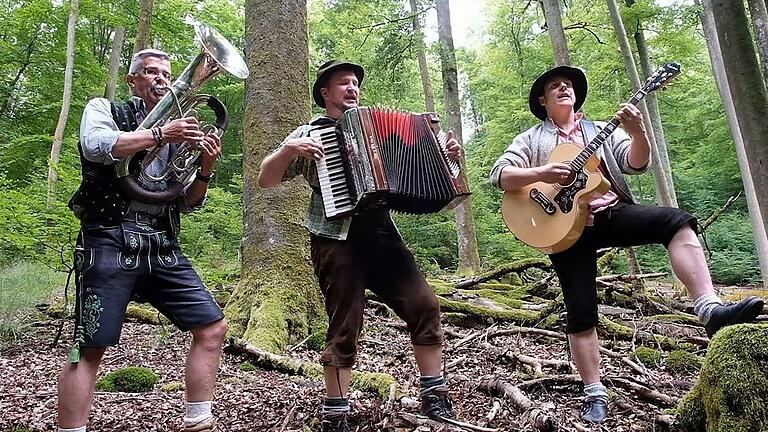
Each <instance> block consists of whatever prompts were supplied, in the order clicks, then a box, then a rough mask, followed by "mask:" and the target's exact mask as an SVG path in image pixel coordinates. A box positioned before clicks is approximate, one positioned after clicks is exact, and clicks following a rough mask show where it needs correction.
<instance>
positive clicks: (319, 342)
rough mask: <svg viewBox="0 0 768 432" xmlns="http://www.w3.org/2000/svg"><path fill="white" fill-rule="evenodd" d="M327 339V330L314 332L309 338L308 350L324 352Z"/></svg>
mask: <svg viewBox="0 0 768 432" xmlns="http://www.w3.org/2000/svg"><path fill="white" fill-rule="evenodd" d="M325 337H326V331H325V329H320V330H316V331H314V332H312V334H311V335H310V336H309V339H307V342H306V344H307V348H309V349H311V350H312V351H318V352H320V351H322V350H323V349H324V348H325Z"/></svg>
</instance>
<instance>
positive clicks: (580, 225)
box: [501, 62, 680, 254]
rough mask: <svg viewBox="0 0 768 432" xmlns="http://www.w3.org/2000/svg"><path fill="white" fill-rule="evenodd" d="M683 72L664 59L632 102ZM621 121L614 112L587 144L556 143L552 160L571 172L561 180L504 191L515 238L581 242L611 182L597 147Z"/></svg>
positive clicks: (536, 243) (553, 245) (549, 249)
mask: <svg viewBox="0 0 768 432" xmlns="http://www.w3.org/2000/svg"><path fill="white" fill-rule="evenodd" d="M679 73H680V64H679V63H676V62H671V63H667V64H665V65H664V66H662V67H660V68H659V69H658V70H656V72H654V74H653V75H651V77H649V78H648V80H647V81H646V82H645V84H644V85H643V86H642V87H641V88H640V89H639V90H637V91H636V92H635V94H634V95H633V96H632V98H631V99H630V100H629V101H628V103H630V104H632V105H637V104H638V103H639V102H640V101H641V100H642V99H643V98H644V97H645V95H647V94H648V93H651V92H653V91H655V90H657V89H658V88H660V87H661V86H663V85H664V84H666V83H667V81H669V80H670V79H672V78H673V77H675V76H676V75H678V74H679ZM618 126H619V119H618V118H617V117H614V118H612V119H611V121H610V122H608V124H607V125H606V126H605V127H604V128H603V129H602V130H601V131H600V133H598V134H597V135H596V136H595V137H594V138H593V139H592V140H591V141H590V142H589V144H587V146H585V147H581V146H579V145H577V144H574V143H562V144H558V145H557V146H556V147H555V149H554V150H553V151H552V153H551V154H550V155H549V163H564V164H567V165H569V166H570V168H571V175H570V176H569V177H568V179H566V180H565V181H563V182H562V183H553V184H550V183H544V182H535V183H531V184H529V185H527V186H524V187H522V188H520V189H515V190H511V191H507V192H505V193H504V197H503V199H502V202H501V214H502V216H503V217H504V223H505V224H506V225H507V228H509V230H510V231H511V232H512V234H514V235H515V237H517V238H518V239H519V240H520V241H522V242H524V243H526V244H528V245H529V246H531V247H534V248H536V249H538V250H540V251H542V252H544V253H548V254H551V253H558V252H562V251H564V250H566V249H568V248H569V247H571V246H573V244H574V243H576V241H577V240H578V239H579V237H580V236H581V233H582V232H583V231H584V225H585V224H586V220H587V216H588V215H589V203H590V201H592V200H593V199H595V198H597V197H600V196H602V195H603V194H605V193H606V192H608V190H609V189H610V187H611V184H610V183H609V182H608V180H606V179H605V178H604V177H603V176H602V175H601V174H600V171H599V169H598V167H599V165H600V158H599V156H598V155H597V153H596V152H597V149H598V148H600V146H601V145H603V143H604V142H605V141H606V139H607V138H608V137H609V136H610V135H611V134H612V133H613V132H614V131H615V130H616V128H617V127H618Z"/></svg>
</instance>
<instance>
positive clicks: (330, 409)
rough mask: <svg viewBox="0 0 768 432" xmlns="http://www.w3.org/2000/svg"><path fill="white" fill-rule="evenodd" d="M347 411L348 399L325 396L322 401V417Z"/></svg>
mask: <svg viewBox="0 0 768 432" xmlns="http://www.w3.org/2000/svg"><path fill="white" fill-rule="evenodd" d="M348 412H349V399H347V398H343V397H326V398H325V400H324V401H323V417H333V416H339V415H343V414H347V413H348Z"/></svg>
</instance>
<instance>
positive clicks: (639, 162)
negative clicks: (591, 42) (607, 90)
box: [490, 66, 763, 423]
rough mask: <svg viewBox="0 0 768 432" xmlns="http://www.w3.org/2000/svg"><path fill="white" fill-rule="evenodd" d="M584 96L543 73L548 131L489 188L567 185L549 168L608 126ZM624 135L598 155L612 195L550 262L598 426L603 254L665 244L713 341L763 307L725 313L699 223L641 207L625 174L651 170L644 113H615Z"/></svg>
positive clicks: (519, 142)
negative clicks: (557, 156) (556, 157)
mask: <svg viewBox="0 0 768 432" xmlns="http://www.w3.org/2000/svg"><path fill="white" fill-rule="evenodd" d="M586 97H587V78H586V76H585V75H584V72H583V71H582V70H581V69H578V68H573V67H569V66H559V67H556V68H553V69H550V70H548V71H546V72H544V73H543V74H542V75H541V76H539V77H538V78H537V79H536V81H535V82H534V83H533V85H532V86H531V90H530V93H529V98H528V99H529V100H528V103H529V108H530V110H531V112H532V113H533V114H534V115H535V116H536V117H537V118H539V119H540V120H542V122H541V123H540V124H538V125H536V126H534V127H532V128H530V129H528V130H527V131H525V132H523V133H521V134H519V135H517V136H516V137H515V138H514V140H513V141H512V144H511V145H510V146H509V147H508V148H507V149H506V150H505V151H504V154H502V155H501V157H500V158H499V159H498V160H497V161H496V164H495V165H494V166H493V169H492V170H491V174H490V180H491V183H492V184H494V185H496V186H497V187H499V188H501V189H503V190H505V191H514V190H517V189H520V188H523V187H525V186H527V185H529V184H531V183H534V182H544V183H548V184H555V183H565V182H567V180H568V179H569V178H572V176H571V174H572V173H571V169H570V166H569V165H568V164H566V163H550V162H549V161H548V158H549V155H550V153H551V152H552V151H553V150H554V149H555V146H557V145H558V144H560V143H565V142H572V143H575V144H577V145H580V146H582V147H583V146H585V145H587V144H588V143H589V142H590V140H591V139H592V138H593V137H594V136H595V135H596V132H595V131H599V130H600V129H602V128H603V127H605V126H606V123H604V122H591V121H589V120H587V119H586V118H584V115H583V114H582V113H581V112H578V110H579V109H580V108H581V106H582V105H583V104H584V100H585V99H586ZM616 118H617V119H618V120H619V121H620V122H621V125H622V127H623V129H624V130H622V129H617V130H616V131H615V133H614V134H612V135H611V136H609V137H608V138H607V140H606V141H605V143H604V145H603V146H602V147H601V148H600V149H599V151H598V153H597V154H598V155H599V156H600V159H601V162H600V166H599V169H600V172H601V173H602V175H603V176H605V177H606V178H607V180H608V181H609V182H610V184H611V187H610V190H608V191H607V192H605V193H604V194H598V196H592V197H591V201H589V215H588V217H587V227H586V228H585V229H584V232H583V233H582V235H581V237H579V239H578V240H577V241H576V243H575V244H573V246H571V247H570V248H567V249H565V250H563V251H560V252H557V253H552V254H550V255H549V257H550V259H551V260H552V265H553V266H554V269H555V271H556V273H557V275H558V278H559V279H560V285H561V287H562V290H563V297H564V300H565V308H566V311H567V328H566V332H567V333H568V340H569V342H570V349H571V353H572V354H573V359H574V362H575V363H576V367H577V369H578V371H579V374H580V375H581V379H582V381H583V382H584V385H585V387H584V392H585V394H586V399H585V402H584V406H583V409H582V419H583V420H585V421H588V422H595V423H600V422H602V421H604V420H605V418H606V416H607V412H608V393H607V390H606V388H605V387H604V386H603V385H602V384H601V382H600V370H599V366H600V353H599V347H600V345H599V343H598V340H597V332H596V330H595V328H596V326H597V324H598V312H597V289H596V285H595V277H596V276H597V250H598V249H600V248H605V247H626V246H634V245H641V244H662V245H664V246H665V247H666V248H667V250H668V251H669V256H670V261H671V263H672V269H673V271H674V272H675V274H676V275H677V277H678V278H679V279H680V281H682V282H683V284H684V285H685V286H686V287H687V289H688V292H689V294H690V296H691V297H692V298H693V301H694V312H695V313H696V314H697V315H698V317H699V319H701V321H702V322H703V324H704V326H705V328H706V331H707V334H708V335H709V336H710V337H711V336H712V335H714V334H715V332H717V331H718V330H719V329H720V328H722V327H724V326H727V325H731V324H736V323H742V322H748V321H751V320H753V319H754V318H755V317H756V316H757V315H758V314H759V313H760V312H761V311H762V309H763V300H761V299H759V298H757V297H749V298H747V299H744V300H743V301H741V302H740V303H738V304H733V305H725V304H723V302H722V300H720V298H719V297H718V296H717V295H716V294H715V291H714V289H713V286H712V280H711V278H710V275H709V269H708V268H707V262H706V260H705V257H704V253H703V251H702V249H701V245H700V244H699V241H698V239H697V237H696V232H695V231H694V229H695V228H696V227H697V222H696V219H695V218H694V217H693V216H691V215H690V214H688V213H686V212H684V211H682V210H680V209H677V208H671V207H657V206H644V205H639V204H636V203H635V200H634V198H633V197H632V193H631V191H630V189H629V187H628V185H627V182H626V180H625V179H624V177H623V174H641V173H642V172H644V171H646V170H647V168H648V163H649V156H650V147H649V144H648V138H647V136H646V133H645V128H644V126H643V122H642V116H641V113H640V111H639V110H638V109H637V108H636V107H635V106H634V105H632V104H624V105H622V106H621V108H620V109H619V110H618V112H617V113H616Z"/></svg>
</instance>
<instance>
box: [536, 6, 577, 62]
mask: <svg viewBox="0 0 768 432" xmlns="http://www.w3.org/2000/svg"><path fill="white" fill-rule="evenodd" d="M541 5H542V7H543V8H544V19H545V20H546V22H547V33H549V40H550V41H552V50H553V51H554V53H555V66H562V65H570V64H571V56H570V54H569V52H568V41H567V39H566V38H565V29H563V18H562V14H561V13H560V0H541Z"/></svg>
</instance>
